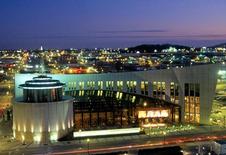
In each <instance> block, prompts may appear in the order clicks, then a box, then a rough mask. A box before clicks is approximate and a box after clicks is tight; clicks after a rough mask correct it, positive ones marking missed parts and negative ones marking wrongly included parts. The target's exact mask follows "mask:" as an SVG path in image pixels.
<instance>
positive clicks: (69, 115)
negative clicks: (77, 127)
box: [13, 75, 74, 143]
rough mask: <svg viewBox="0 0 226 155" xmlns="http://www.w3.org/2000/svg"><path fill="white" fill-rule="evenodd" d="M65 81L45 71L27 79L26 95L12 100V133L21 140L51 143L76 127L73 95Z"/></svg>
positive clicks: (24, 85) (22, 86)
mask: <svg viewBox="0 0 226 155" xmlns="http://www.w3.org/2000/svg"><path fill="white" fill-rule="evenodd" d="M64 86H65V84H64V83H61V82H60V81H59V80H53V79H52V78H51V77H47V76H44V75H41V76H38V77H34V78H33V80H29V81H26V82H25V84H21V85H20V86H19V88H21V89H23V98H22V99H17V100H16V101H15V103H14V104H13V133H14V137H15V138H16V139H17V140H20V141H22V142H36V143H48V142H51V141H56V140H58V139H59V138H61V137H63V136H65V135H67V134H68V133H69V132H70V131H72V130H73V125H74V122H73V120H74V119H73V99H72V98H68V97H64V96H63V87H64Z"/></svg>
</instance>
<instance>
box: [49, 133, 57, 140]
mask: <svg viewBox="0 0 226 155" xmlns="http://www.w3.org/2000/svg"><path fill="white" fill-rule="evenodd" d="M57 139H58V133H57V132H52V133H51V134H50V140H51V141H57Z"/></svg>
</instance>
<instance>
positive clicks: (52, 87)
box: [19, 86, 63, 89]
mask: <svg viewBox="0 0 226 155" xmlns="http://www.w3.org/2000/svg"><path fill="white" fill-rule="evenodd" d="M62 87H63V86H51V87H21V86H20V87H19V88H23V89H54V88H62Z"/></svg>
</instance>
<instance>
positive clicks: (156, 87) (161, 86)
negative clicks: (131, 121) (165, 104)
mask: <svg viewBox="0 0 226 155" xmlns="http://www.w3.org/2000/svg"><path fill="white" fill-rule="evenodd" d="M152 86H153V87H152V88H153V97H154V98H159V99H163V100H165V99H166V95H165V94H166V83H165V82H155V81H154V82H153V83H152Z"/></svg>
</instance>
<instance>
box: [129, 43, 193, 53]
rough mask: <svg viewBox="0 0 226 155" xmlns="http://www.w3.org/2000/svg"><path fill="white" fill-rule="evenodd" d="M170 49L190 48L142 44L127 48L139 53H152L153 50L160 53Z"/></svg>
mask: <svg viewBox="0 0 226 155" xmlns="http://www.w3.org/2000/svg"><path fill="white" fill-rule="evenodd" d="M170 47H174V48H176V49H187V50H189V49H190V48H191V47H189V46H183V45H173V44H153V45H148V44H143V45H139V46H135V47H130V48H128V49H129V51H140V52H141V53H153V52H154V51H155V50H157V51H158V52H160V51H162V50H163V49H168V48H170Z"/></svg>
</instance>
